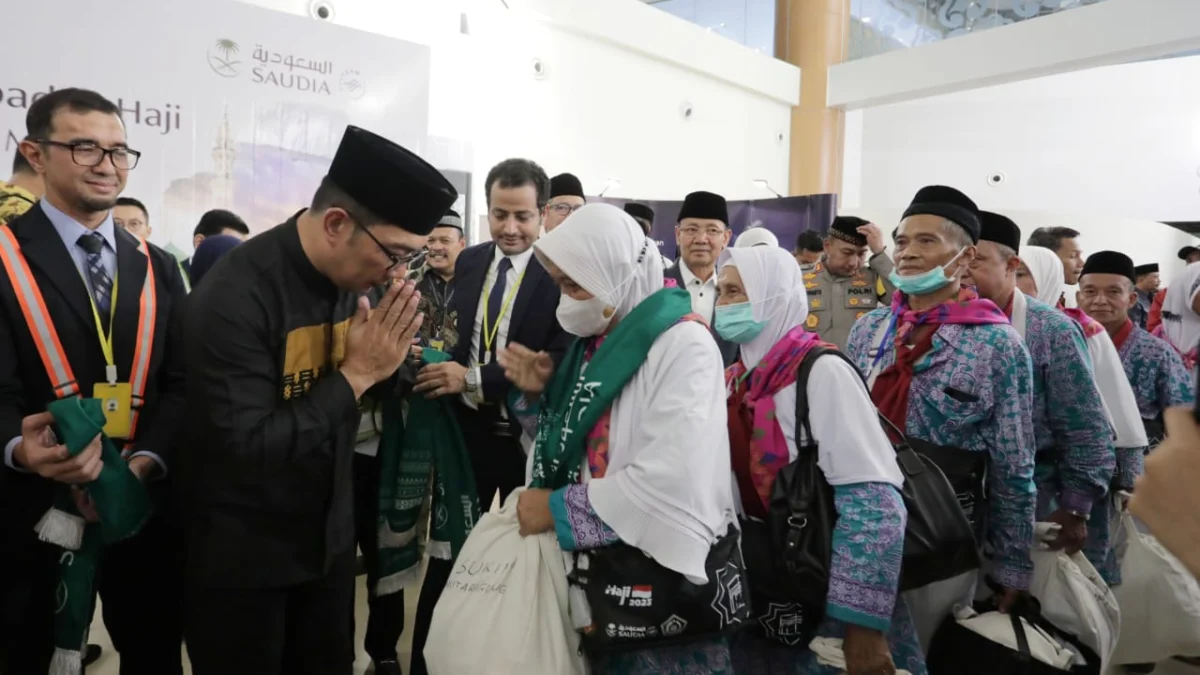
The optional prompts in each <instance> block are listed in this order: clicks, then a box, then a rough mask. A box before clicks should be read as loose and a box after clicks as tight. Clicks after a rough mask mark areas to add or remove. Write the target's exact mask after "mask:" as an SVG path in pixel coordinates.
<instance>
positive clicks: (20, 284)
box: [0, 227, 158, 442]
mask: <svg viewBox="0 0 1200 675" xmlns="http://www.w3.org/2000/svg"><path fill="white" fill-rule="evenodd" d="M138 250H139V251H141V252H142V254H143V255H145V256H146V281H145V283H144V284H143V285H142V294H141V297H140V299H139V301H138V327H137V341H136V343H135V346H134V350H133V367H132V369H131V372H130V381H129V384H130V390H131V393H132V396H131V401H130V409H131V413H132V416H133V418H132V420H131V422H130V426H129V439H128V440H129V441H130V442H132V440H133V439H134V438H135V437H136V434H137V423H138V415H139V414H140V411H141V408H142V406H143V405H144V403H145V399H144V398H143V397H144V396H145V395H146V383H147V381H148V380H149V376H150V356H151V353H152V351H153V349H154V322H155V315H156V313H157V308H158V305H157V302H156V290H155V286H154V263H153V262H152V261H151V259H150V250H149V247H148V246H147V244H146V242H144V241H140V240H139V241H138ZM0 262H3V263H4V270H5V271H6V272H7V273H8V280H9V282H10V283H11V284H12V287H13V292H14V293H16V296H17V302H18V303H19V304H20V305H21V313H22V314H24V315H25V323H26V324H27V325H28V326H29V333H30V335H32V336H33V342H34V344H36V345H37V350H38V354H40V355H41V357H42V365H44V366H45V367H46V374H47V375H48V376H49V378H50V386H51V387H53V388H54V396H55V397H56V398H69V397H71V396H79V394H80V390H79V382H78V381H77V380H76V379H75V373H74V372H73V371H72V370H71V363H70V362H69V361H68V360H67V353H66V351H65V350H63V346H62V341H61V340H59V339H58V331H57V330H56V329H55V328H54V322H53V321H52V320H51V318H50V310H49V309H47V307H46V300H45V298H43V297H42V291H41V289H40V288H38V285H37V281H36V280H35V279H34V278H33V272H32V271H30V269H29V263H28V262H27V261H26V260H25V255H24V254H23V253H21V247H20V245H19V244H18V243H17V238H16V236H15V235H13V233H12V230H10V229H8V228H7V227H0ZM113 302H116V298H113ZM109 330H113V327H111V326H110V327H109ZM101 337H102V339H103V336H101Z"/></svg>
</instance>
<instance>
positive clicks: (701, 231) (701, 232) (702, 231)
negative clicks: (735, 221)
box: [675, 225, 729, 240]
mask: <svg viewBox="0 0 1200 675" xmlns="http://www.w3.org/2000/svg"><path fill="white" fill-rule="evenodd" d="M690 227H691V225H688V227H679V226H678V225H676V226H675V229H677V230H678V231H679V234H681V235H683V236H685V237H687V238H688V239H693V240H695V239H699V238H700V237H701V236H703V237H704V238H705V239H718V238H720V237H722V236H724V235H725V233H726V232H728V231H729V227H728V226H726V227H723V228H721V231H720V232H716V231H714V230H712V229H711V228H708V227H705V228H700V227H698V226H697V227H696V231H695V232H691V231H689V229H688V228H690Z"/></svg>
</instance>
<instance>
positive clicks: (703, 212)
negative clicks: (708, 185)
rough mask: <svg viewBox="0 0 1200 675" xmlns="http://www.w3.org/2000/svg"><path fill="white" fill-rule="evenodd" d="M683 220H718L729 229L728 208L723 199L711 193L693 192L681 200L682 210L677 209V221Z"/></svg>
mask: <svg viewBox="0 0 1200 675" xmlns="http://www.w3.org/2000/svg"><path fill="white" fill-rule="evenodd" d="M684 218H704V219H705V220H719V221H721V222H722V223H725V227H729V206H728V205H727V204H726V203H725V198H724V197H722V196H721V195H718V194H713V193H712V192H693V193H692V194H690V195H688V196H687V197H685V198H684V200H683V208H681V209H679V220H683V219H684Z"/></svg>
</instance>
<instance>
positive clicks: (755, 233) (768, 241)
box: [733, 227, 779, 248]
mask: <svg viewBox="0 0 1200 675" xmlns="http://www.w3.org/2000/svg"><path fill="white" fill-rule="evenodd" d="M733 246H734V248H752V247H754V246H774V247H776V248H778V247H779V238H778V237H776V236H775V233H774V232H772V231H770V230H768V229H767V228H765V227H752V228H750V229H748V230H746V231H745V232H743V233H741V234H739V235H738V238H737V241H736V242H734V244H733Z"/></svg>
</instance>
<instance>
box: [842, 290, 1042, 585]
mask: <svg viewBox="0 0 1200 675" xmlns="http://www.w3.org/2000/svg"><path fill="white" fill-rule="evenodd" d="M890 318H891V312H890V309H886V308H880V309H877V310H875V311H873V312H871V313H870V314H868V315H866V316H864V317H863V318H862V319H860V320H859V321H858V323H857V324H855V326H854V329H853V330H852V331H851V333H850V343H849V346H848V348H847V350H846V352H847V354H848V355H849V356H850V358H851V359H853V360H854V362H855V363H856V364H857V365H858V367H859V370H861V371H862V372H863V373H864V374H866V373H869V372H870V370H871V367H872V364H873V362H874V360H875V358H874V353H875V347H876V345H875V344H873V341H874V340H875V339H877V338H876V337H875V336H876V335H877V334H879V333H881V331H880V328H881V326H882V325H884V322H887V321H889V320H890ZM883 349H884V351H883V354H882V356H881V357H880V359H879V368H880V369H881V370H882V369H885V368H887V367H888V366H890V365H892V363H894V362H895V360H896V348H895V343H894V342H891V341H888V344H886V345H884V347H883ZM911 387H912V388H911V390H910V393H909V399H908V418H907V422H906V423H907V427H906V431H907V433H908V435H910V436H912V437H914V438H920V439H923V440H925V441H928V442H930V443H934V444H936V445H941V446H945V447H952V448H959V449H962V450H967V451H972V452H986V453H988V457H989V459H990V461H989V467H988V519H987V532H986V533H985V534H986V538H985V541H986V543H987V544H989V545H990V547H991V555H992V559H993V562H994V568H993V570H992V577H993V578H994V579H995V580H996V581H997V582H999V583H1000V584H1001V585H1003V586H1005V587H1007V588H1015V589H1028V588H1029V584H1030V581H1031V577H1032V572H1033V562H1032V561H1031V559H1030V556H1029V550H1030V548H1031V547H1032V545H1033V523H1034V510H1035V507H1036V502H1035V498H1036V489H1035V487H1034V482H1033V463H1034V448H1035V445H1034V432H1033V366H1032V362H1031V361H1030V357H1029V353H1028V352H1027V351H1026V350H1025V347H1024V345H1023V344H1022V341H1021V337H1020V335H1018V334H1017V332H1016V330H1015V329H1013V327H1012V326H1010V325H1006V324H989V325H956V324H944V325H942V326H940V327H939V328H938V329H937V332H936V333H935V334H934V336H933V346H932V348H931V349H930V351H929V353H927V354H926V355H924V356H923V357H921V358H920V359H919V360H918V361H917V362H916V363H915V364H914V365H913V379H912V385H911ZM948 391H953V392H954V394H953V395H951V394H950V393H948Z"/></svg>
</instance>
